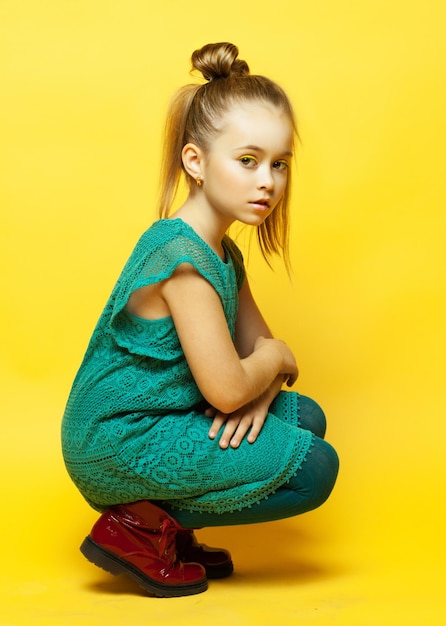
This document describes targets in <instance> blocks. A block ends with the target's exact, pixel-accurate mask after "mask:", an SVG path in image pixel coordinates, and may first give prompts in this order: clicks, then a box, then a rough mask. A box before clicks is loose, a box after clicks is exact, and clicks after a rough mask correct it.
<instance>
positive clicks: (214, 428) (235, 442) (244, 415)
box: [205, 400, 268, 449]
mask: <svg viewBox="0 0 446 626" xmlns="http://www.w3.org/2000/svg"><path fill="white" fill-rule="evenodd" d="M205 415H206V416H207V417H213V418H214V419H213V422H212V425H211V428H210V430H209V437H210V439H215V437H216V436H217V433H218V431H219V430H220V428H221V427H222V426H223V424H226V426H225V428H224V430H223V434H222V436H221V438H220V442H219V445H220V448H223V449H225V448H227V447H228V446H229V445H230V446H231V448H238V447H239V445H240V443H241V442H242V439H243V437H244V436H245V435H246V433H247V432H248V430H249V435H248V438H247V439H248V441H249V443H254V442H255V440H256V439H257V437H258V435H259V433H260V431H261V430H262V426H263V424H264V422H265V419H266V416H267V415H268V406H266V407H265V406H264V403H262V402H260V400H259V401H257V400H254V401H253V402H250V403H249V404H247V405H246V406H243V407H242V408H241V409H238V410H237V411H235V412H234V413H231V414H229V415H227V414H225V413H220V411H217V409H214V408H213V407H210V408H209V409H207V410H206V411H205Z"/></svg>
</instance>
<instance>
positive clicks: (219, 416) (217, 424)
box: [208, 412, 228, 439]
mask: <svg viewBox="0 0 446 626" xmlns="http://www.w3.org/2000/svg"><path fill="white" fill-rule="evenodd" d="M227 419H228V416H227V415H225V414H224V413H218V412H217V413H216V414H215V417H214V420H213V422H212V424H211V427H210V429H209V433H208V435H209V438H210V439H215V437H216V436H217V434H218V431H219V430H220V428H221V427H222V426H223V424H224V423H225V422H226V420H227Z"/></svg>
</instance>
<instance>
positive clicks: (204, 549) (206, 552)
mask: <svg viewBox="0 0 446 626" xmlns="http://www.w3.org/2000/svg"><path fill="white" fill-rule="evenodd" d="M176 540H177V555H178V558H179V559H180V561H183V562H184V563H189V562H194V563H200V564H201V565H202V566H203V567H204V568H205V570H206V574H207V577H208V578H225V577H226V576H230V575H231V574H232V572H233V571H234V565H233V563H232V559H231V555H230V553H229V552H228V551H227V550H224V549H223V548H209V547H208V546H207V545H205V544H203V543H198V541H197V539H196V537H195V535H194V532H193V530H186V529H183V530H179V531H178V532H177V536H176Z"/></svg>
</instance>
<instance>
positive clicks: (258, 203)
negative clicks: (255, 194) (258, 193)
mask: <svg viewBox="0 0 446 626" xmlns="http://www.w3.org/2000/svg"><path fill="white" fill-rule="evenodd" d="M251 204H252V205H253V206H255V207H258V208H259V209H263V210H265V209H269V207H270V205H271V203H270V201H269V199H268V198H260V199H259V200H255V201H254V202H251Z"/></svg>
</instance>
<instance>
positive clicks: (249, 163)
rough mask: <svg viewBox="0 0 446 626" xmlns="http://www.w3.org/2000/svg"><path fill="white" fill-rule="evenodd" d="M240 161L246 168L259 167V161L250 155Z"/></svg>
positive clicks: (244, 156)
mask: <svg viewBox="0 0 446 626" xmlns="http://www.w3.org/2000/svg"><path fill="white" fill-rule="evenodd" d="M239 161H240V163H241V164H242V165H244V166H245V167H255V166H256V165H257V159H256V158H255V157H253V156H251V155H249V154H245V155H243V156H242V157H240V158H239Z"/></svg>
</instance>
